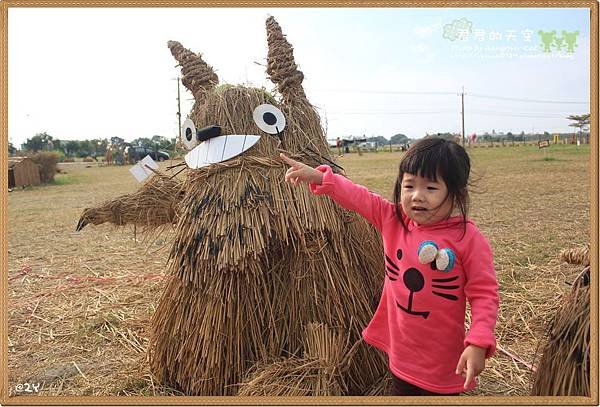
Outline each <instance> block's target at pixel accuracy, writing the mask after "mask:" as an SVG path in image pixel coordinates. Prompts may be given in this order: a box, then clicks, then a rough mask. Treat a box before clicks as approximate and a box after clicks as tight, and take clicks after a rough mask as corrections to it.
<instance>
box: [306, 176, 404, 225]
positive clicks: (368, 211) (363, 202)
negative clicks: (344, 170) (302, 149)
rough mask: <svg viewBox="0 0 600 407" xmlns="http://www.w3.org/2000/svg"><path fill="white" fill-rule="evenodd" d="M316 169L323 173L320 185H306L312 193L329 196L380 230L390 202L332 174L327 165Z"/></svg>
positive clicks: (391, 207)
mask: <svg viewBox="0 0 600 407" xmlns="http://www.w3.org/2000/svg"><path fill="white" fill-rule="evenodd" d="M317 170H319V171H321V172H322V173H323V181H322V182H321V185H317V184H313V183H310V184H309V185H308V187H309V188H310V191H311V192H312V193H313V194H315V195H327V196H329V197H330V198H331V199H333V200H334V201H335V202H336V203H337V204H339V205H340V206H342V207H344V208H346V209H349V210H351V211H354V212H356V213H358V214H359V215H362V216H363V217H364V218H365V219H367V221H369V222H370V223H371V224H373V226H375V227H376V228H377V229H378V230H380V231H381V228H382V225H383V219H384V217H385V214H386V213H388V212H389V211H390V209H391V210H392V212H393V204H392V203H391V202H389V201H387V200H385V199H383V198H382V197H381V196H379V195H377V194H374V193H372V192H370V191H369V190H368V189H367V188H365V187H364V186H362V185H358V184H355V183H353V182H352V181H350V180H349V179H348V178H346V177H343V176H341V175H338V174H334V173H333V171H331V167H329V166H328V165H320V166H318V167H317Z"/></svg>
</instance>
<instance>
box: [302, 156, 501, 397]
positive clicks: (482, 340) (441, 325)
mask: <svg viewBox="0 0 600 407" xmlns="http://www.w3.org/2000/svg"><path fill="white" fill-rule="evenodd" d="M317 169H318V170H319V171H321V172H323V181H322V184H321V185H316V184H312V183H311V184H309V188H310V190H311V191H312V192H313V193H314V194H317V195H320V194H326V195H328V196H330V197H331V198H332V199H333V200H334V201H335V202H337V203H338V204H339V205H341V206H343V207H344V208H347V209H349V210H352V211H355V212H357V213H359V214H360V215H362V216H364V217H365V218H366V219H367V220H368V221H369V222H370V223H372V224H373V225H374V226H375V227H376V228H377V229H378V230H379V231H380V232H381V235H382V237H383V247H384V253H385V256H384V259H383V260H384V263H385V270H386V271H385V272H386V276H385V282H384V285H383V292H382V295H381V299H380V302H379V306H378V307H377V310H376V311H375V314H374V316H373V319H372V320H371V322H370V323H369V325H368V326H367V327H366V328H365V329H364V331H363V337H364V339H365V341H366V342H368V343H370V344H371V345H373V346H375V347H377V348H379V349H381V350H383V351H384V352H386V353H387V354H388V357H389V366H390V369H391V371H392V372H393V373H394V374H395V375H396V376H398V377H399V378H401V379H403V380H405V381H407V382H409V383H412V384H414V385H416V386H419V387H421V388H423V389H426V390H429V391H432V392H436V393H459V392H462V391H465V388H464V387H463V385H464V380H465V379H464V378H463V377H462V376H460V375H457V374H456V366H457V364H458V360H459V358H460V356H461V354H462V352H463V350H464V349H465V347H466V346H467V345H469V344H472V345H476V346H479V347H481V348H485V349H486V358H489V357H490V356H491V355H492V354H493V353H494V352H495V349H496V339H495V336H494V328H495V325H496V319H497V316H498V304H499V298H498V282H497V280H496V273H495V271H494V263H493V255H492V249H491V247H490V244H489V242H488V241H487V239H486V238H485V237H484V236H483V235H482V234H481V232H480V231H479V230H478V229H477V227H476V226H475V224H474V223H473V222H472V221H470V220H468V222H467V225H466V232H465V234H464V236H462V233H463V223H462V218H461V217H458V216H456V217H451V218H449V219H447V220H444V221H442V222H438V223H436V224H433V225H417V224H415V223H413V222H412V221H411V220H410V219H408V218H407V217H406V215H404V214H403V216H404V221H405V224H406V225H407V229H408V230H406V229H405V228H404V227H403V226H402V224H401V223H400V222H399V221H398V219H397V218H396V215H395V213H394V204H393V203H392V202H389V201H387V200H386V199H383V198H382V197H381V196H379V195H377V194H374V193H371V192H369V191H368V190H367V188H365V187H363V186H361V185H356V184H354V183H352V182H351V181H350V180H348V179H347V178H345V177H343V176H341V175H336V174H333V172H332V171H331V168H330V167H329V166H326V165H322V166H319V167H318V168H317ZM461 237H462V238H461ZM425 241H433V242H435V244H436V245H437V246H438V248H439V249H440V250H441V249H444V248H448V249H450V250H452V252H454V253H455V255H456V259H455V263H454V266H453V267H452V268H451V269H450V270H449V271H440V270H437V269H436V268H435V267H433V266H432V265H431V264H430V263H427V264H422V263H420V261H419V257H418V250H419V247H420V245H421V244H422V243H423V242H425ZM466 301H469V303H470V305H471V314H472V316H471V324H470V329H469V330H468V332H467V333H465V307H466ZM475 386H476V384H475V381H473V382H472V383H471V384H470V385H469V386H468V387H467V389H466V390H470V389H472V388H474V387H475Z"/></svg>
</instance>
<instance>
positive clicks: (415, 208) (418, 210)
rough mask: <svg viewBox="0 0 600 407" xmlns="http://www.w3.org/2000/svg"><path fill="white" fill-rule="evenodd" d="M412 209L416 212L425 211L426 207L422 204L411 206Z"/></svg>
mask: <svg viewBox="0 0 600 407" xmlns="http://www.w3.org/2000/svg"><path fill="white" fill-rule="evenodd" d="M412 210H413V211H416V212H425V211H427V208H423V207H422V206H413V208H412Z"/></svg>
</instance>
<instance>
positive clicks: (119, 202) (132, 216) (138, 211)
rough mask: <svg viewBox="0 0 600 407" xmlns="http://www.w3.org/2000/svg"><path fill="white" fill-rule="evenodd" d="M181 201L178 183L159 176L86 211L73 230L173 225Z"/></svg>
mask: <svg viewBox="0 0 600 407" xmlns="http://www.w3.org/2000/svg"><path fill="white" fill-rule="evenodd" d="M180 198H181V182H180V181H177V180H175V179H171V178H169V177H167V176H166V175H163V174H155V175H153V176H151V177H150V178H149V179H148V180H147V181H146V182H145V183H144V184H143V185H142V187H141V188H140V189H139V190H137V191H136V192H134V193H133V194H128V195H123V196H120V197H117V198H115V199H112V200H110V201H107V202H104V203H103V204H101V205H99V206H98V207H95V208H86V209H85V210H84V211H83V214H82V215H81V218H80V219H79V223H78V225H77V230H81V229H82V228H83V227H84V226H86V225H87V224H90V223H91V224H93V225H100V224H102V223H106V222H109V223H113V224H115V225H125V224H133V225H138V226H142V227H145V228H148V230H149V229H151V228H155V227H157V226H160V225H164V224H170V223H174V222H175V220H176V218H177V216H176V213H175V209H176V206H177V204H178V202H179V200H180Z"/></svg>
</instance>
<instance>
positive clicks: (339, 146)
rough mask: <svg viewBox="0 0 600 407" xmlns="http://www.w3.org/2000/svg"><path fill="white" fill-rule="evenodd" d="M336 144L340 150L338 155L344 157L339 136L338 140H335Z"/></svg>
mask: <svg viewBox="0 0 600 407" xmlns="http://www.w3.org/2000/svg"><path fill="white" fill-rule="evenodd" d="M335 145H336V146H337V150H338V157H343V156H344V154H342V140H340V138H339V137H338V138H337V140H336V141H335Z"/></svg>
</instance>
